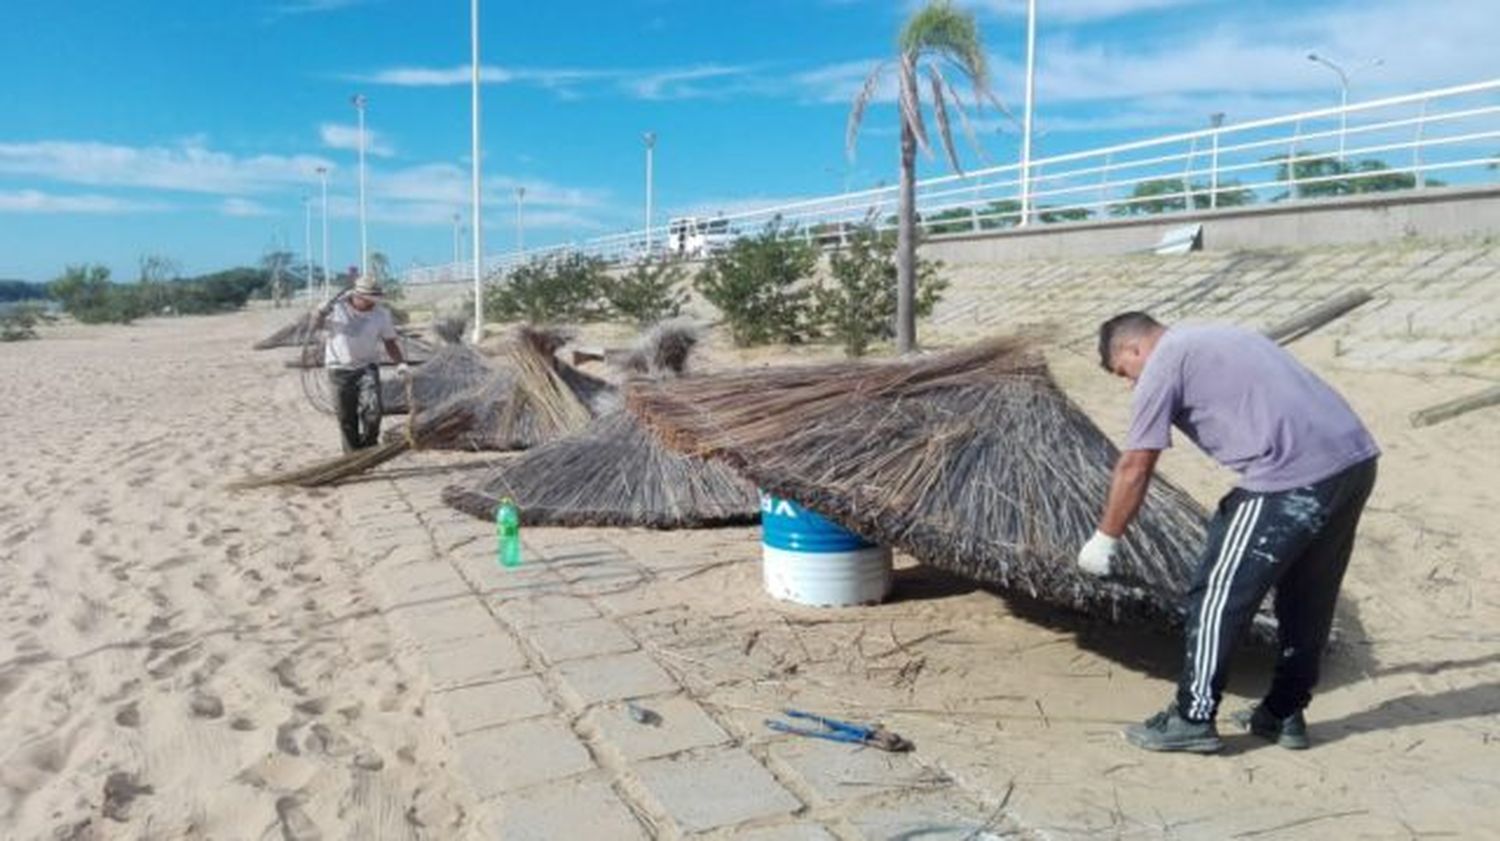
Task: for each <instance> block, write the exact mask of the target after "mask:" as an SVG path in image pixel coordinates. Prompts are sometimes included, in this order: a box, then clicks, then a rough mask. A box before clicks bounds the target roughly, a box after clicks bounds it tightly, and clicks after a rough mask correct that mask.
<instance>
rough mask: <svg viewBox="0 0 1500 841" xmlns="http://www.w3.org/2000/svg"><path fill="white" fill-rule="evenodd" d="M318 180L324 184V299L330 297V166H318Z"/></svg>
mask: <svg viewBox="0 0 1500 841" xmlns="http://www.w3.org/2000/svg"><path fill="white" fill-rule="evenodd" d="M318 181H319V182H320V183H321V185H322V191H323V201H322V213H323V261H322V262H323V295H322V297H323V299H324V300H327V299H328V283H329V281H328V167H326V166H319V167H318Z"/></svg>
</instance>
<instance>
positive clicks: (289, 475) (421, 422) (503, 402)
mask: <svg viewBox="0 0 1500 841" xmlns="http://www.w3.org/2000/svg"><path fill="white" fill-rule="evenodd" d="M562 341H564V340H563V339H560V338H559V337H558V335H557V334H556V333H554V332H549V331H544V330H536V329H532V328H522V329H521V330H519V331H518V332H517V333H516V334H515V335H514V336H513V337H512V338H511V340H509V341H508V342H507V344H506V345H505V348H504V350H503V351H502V353H501V361H500V362H499V363H497V365H496V369H495V370H494V371H493V372H492V374H491V375H490V376H489V377H488V378H487V379H486V380H485V381H484V382H481V383H480V384H479V385H477V386H474V387H473V388H470V389H469V390H467V391H463V392H460V393H457V394H454V395H451V396H449V397H448V398H446V399H444V400H442V401H441V402H439V403H438V404H437V405H435V406H432V407H431V408H426V407H423V406H421V404H420V403H415V401H414V393H415V388H416V386H415V383H414V382H413V381H411V380H408V381H407V382H406V383H405V384H404V385H403V388H406V389H408V390H407V393H406V402H407V404H408V405H416V406H417V411H416V412H413V413H411V414H409V415H408V417H407V421H406V423H405V424H404V425H403V426H402V427H401V428H399V429H393V430H390V431H389V432H387V433H386V435H385V440H384V442H383V443H382V444H381V445H380V446H377V447H372V448H370V449H367V450H359V451H356V452H352V453H345V454H344V455H342V456H338V457H336V458H332V459H326V460H324V461H321V462H319V463H317V464H314V465H312V466H310V467H305V468H300V469H296V470H291V471H288V472H284V473H279V474H275V475H272V476H265V477H252V478H250V479H246V480H243V481H240V482H237V483H234V485H232V487H236V488H252V487H262V486H267V485H299V486H302V487H316V486H320V485H327V484H331V483H333V482H337V481H339V480H341V479H345V478H348V477H350V476H353V475H357V474H359V473H363V472H365V471H367V470H370V469H371V468H374V467H376V466H378V465H380V464H383V463H385V462H387V461H389V460H391V459H393V458H395V457H396V456H398V455H400V454H401V453H404V452H406V451H407V450H412V449H417V450H425V449H446V450H455V449H462V450H483V449H492V450H493V449H500V450H504V449H523V448H525V447H530V446H535V445H537V444H541V443H545V442H547V441H551V440H554V439H556V438H560V437H562V436H563V435H566V434H569V433H572V432H576V431H579V430H581V429H583V427H584V426H586V425H587V424H588V422H589V421H590V420H591V419H592V418H593V417H594V414H593V410H592V409H591V407H590V405H589V403H587V402H586V400H585V397H583V396H580V394H579V393H578V392H577V391H575V390H574V389H575V388H578V389H583V390H585V391H587V390H589V389H594V390H595V392H597V393H594V394H593V397H594V400H595V401H596V402H597V403H599V404H600V405H605V404H608V402H609V401H610V400H611V399H612V400H614V401H615V403H616V404H617V403H618V397H617V396H616V395H615V392H614V389H613V387H611V386H609V385H608V384H607V383H604V382H603V381H602V380H598V379H595V378H593V377H589V376H588V375H587V374H583V373H582V372H578V371H572V372H571V374H565V372H564V369H566V367H567V366H564V365H563V364H562V363H561V362H560V361H558V360H557V358H556V356H555V351H556V348H557V347H558V346H559V345H560V344H561V343H562ZM567 370H571V369H567ZM575 382H576V383H578V385H576V386H575V385H572V383H575Z"/></svg>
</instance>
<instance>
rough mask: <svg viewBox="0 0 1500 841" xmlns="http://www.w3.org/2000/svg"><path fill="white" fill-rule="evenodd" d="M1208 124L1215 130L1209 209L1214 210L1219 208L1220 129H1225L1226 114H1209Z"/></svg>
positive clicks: (1211, 157) (1209, 171)
mask: <svg viewBox="0 0 1500 841" xmlns="http://www.w3.org/2000/svg"><path fill="white" fill-rule="evenodd" d="M1208 124H1209V125H1210V126H1212V127H1213V130H1214V133H1213V135H1212V136H1211V138H1210V140H1211V142H1212V143H1213V147H1212V151H1210V153H1209V161H1208V207H1209V209H1210V210H1213V209H1215V208H1217V207H1218V206H1219V129H1221V128H1223V127H1224V112H1223V111H1215V112H1214V113H1212V114H1209V115H1208Z"/></svg>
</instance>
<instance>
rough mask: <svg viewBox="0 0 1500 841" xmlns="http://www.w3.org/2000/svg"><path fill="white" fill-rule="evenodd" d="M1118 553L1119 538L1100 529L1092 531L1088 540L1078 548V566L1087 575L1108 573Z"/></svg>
mask: <svg viewBox="0 0 1500 841" xmlns="http://www.w3.org/2000/svg"><path fill="white" fill-rule="evenodd" d="M1119 553H1120V539H1119V538H1118V537H1110V536H1109V535H1107V534H1105V533H1104V532H1102V531H1096V532H1094V536H1093V537H1091V538H1089V542H1088V543H1085V544H1083V548H1082V549H1080V550H1078V568H1079V569H1081V570H1083V571H1084V572H1086V573H1088V574H1089V575H1097V576H1099V577H1101V578H1102V577H1104V576H1106V575H1109V573H1110V567H1111V566H1112V565H1113V564H1114V560H1115V556H1116V555H1118V554H1119Z"/></svg>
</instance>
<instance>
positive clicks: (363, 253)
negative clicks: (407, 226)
mask: <svg viewBox="0 0 1500 841" xmlns="http://www.w3.org/2000/svg"><path fill="white" fill-rule="evenodd" d="M350 101H351V102H352V103H353V104H354V110H355V112H356V113H358V114H359V276H360V277H369V276H370V239H369V234H368V232H367V230H366V228H365V104H366V102H367V100H366V99H365V95H364V94H362V93H357V94H355V95H354V98H353V99H352V100H350Z"/></svg>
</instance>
